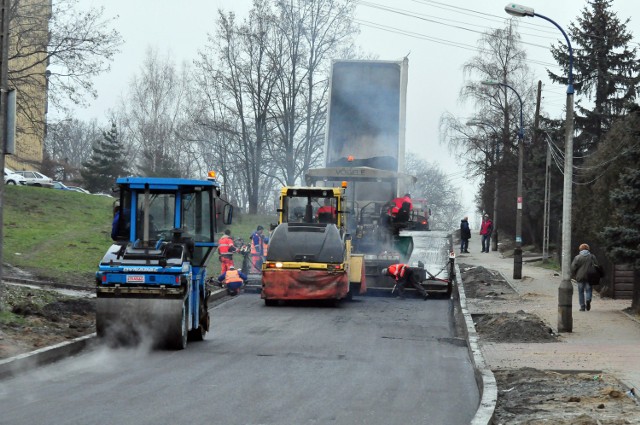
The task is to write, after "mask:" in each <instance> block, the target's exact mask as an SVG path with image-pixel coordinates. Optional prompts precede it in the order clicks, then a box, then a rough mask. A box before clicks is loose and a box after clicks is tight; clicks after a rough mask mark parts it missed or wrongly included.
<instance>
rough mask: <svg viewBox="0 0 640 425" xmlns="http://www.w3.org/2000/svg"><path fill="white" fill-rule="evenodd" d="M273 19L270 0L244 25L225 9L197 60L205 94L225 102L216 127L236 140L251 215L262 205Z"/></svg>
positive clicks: (213, 117)
mask: <svg viewBox="0 0 640 425" xmlns="http://www.w3.org/2000/svg"><path fill="white" fill-rule="evenodd" d="M273 19H274V15H273V12H272V11H271V9H270V7H269V3H268V1H266V0H256V1H254V5H253V10H252V11H251V13H250V18H248V19H247V20H245V21H244V22H243V23H242V24H238V23H237V22H236V20H235V15H234V14H233V13H229V14H225V13H223V12H222V11H220V13H219V17H218V22H217V26H218V29H217V33H216V35H215V36H212V35H210V36H209V42H208V44H207V46H206V50H205V51H203V52H201V53H200V59H199V60H198V61H197V62H196V66H197V68H198V70H199V81H200V82H201V83H203V84H201V88H202V92H203V94H204V95H205V96H207V97H208V99H209V100H210V103H211V104H212V106H214V107H215V104H220V105H221V108H222V110H221V111H219V112H217V113H216V114H213V113H212V114H210V121H211V123H212V125H213V127H217V128H218V129H222V128H224V129H225V131H226V132H227V134H228V135H230V136H232V137H230V138H229V139H230V141H231V142H236V144H237V149H234V152H233V154H234V155H235V158H234V159H235V160H236V161H238V164H237V165H238V166H237V167H234V171H235V172H236V173H242V174H244V190H245V191H246V200H247V204H246V205H247V206H248V211H249V213H251V214H255V213H257V212H258V209H259V198H260V197H259V194H260V192H261V178H262V177H263V171H262V170H263V168H264V165H263V164H264V161H263V159H264V158H263V156H264V147H265V143H266V138H267V135H268V132H267V120H268V111H269V107H270V103H271V101H272V93H273V87H274V84H275V75H274V71H275V70H274V67H273V66H272V63H271V61H270V56H269V54H268V48H269V43H270V40H272V39H273V37H274V30H275V29H274V26H273V24H272V21H273ZM220 119H223V121H220ZM230 125H233V126H234V128H233V129H232V128H230ZM228 171H230V169H228ZM228 177H229V176H228V175H227V178H228ZM265 189H266V188H265ZM241 206H242V205H241Z"/></svg>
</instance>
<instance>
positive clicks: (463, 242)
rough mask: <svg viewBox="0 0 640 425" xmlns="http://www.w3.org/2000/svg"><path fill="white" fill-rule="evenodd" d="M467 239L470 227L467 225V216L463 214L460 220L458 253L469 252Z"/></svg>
mask: <svg viewBox="0 0 640 425" xmlns="http://www.w3.org/2000/svg"><path fill="white" fill-rule="evenodd" d="M469 239H471V228H470V227H469V217H467V216H465V217H464V218H463V219H462V220H460V253H461V254H462V253H463V252H464V253H467V254H468V253H469Z"/></svg>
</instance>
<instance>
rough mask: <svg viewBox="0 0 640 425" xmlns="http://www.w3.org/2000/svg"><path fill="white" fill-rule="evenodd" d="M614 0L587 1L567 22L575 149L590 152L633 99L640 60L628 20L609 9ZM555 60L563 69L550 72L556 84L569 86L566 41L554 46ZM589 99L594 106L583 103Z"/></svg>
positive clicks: (639, 70)
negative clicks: (628, 28) (572, 87)
mask: <svg viewBox="0 0 640 425" xmlns="http://www.w3.org/2000/svg"><path fill="white" fill-rule="evenodd" d="M612 3H613V0H591V1H588V2H587V4H588V5H587V6H586V7H585V8H584V9H583V10H582V15H581V16H579V17H577V22H576V23H572V24H571V25H570V26H569V35H570V39H571V40H572V47H573V53H574V55H573V56H574V62H573V66H574V70H573V76H574V87H575V89H576V96H577V97H578V99H577V100H576V108H577V110H578V113H577V114H576V129H578V130H580V135H579V136H577V137H576V139H575V146H576V149H577V150H583V151H592V150H593V149H595V148H596V147H597V144H598V143H599V142H600V140H601V139H602V137H603V135H604V134H606V133H607V131H608V130H609V129H610V128H611V125H612V123H613V121H615V120H616V118H618V117H620V116H621V115H622V114H623V113H624V111H625V108H626V107H627V106H628V104H629V103H630V102H633V101H634V100H635V99H636V94H637V93H636V90H637V89H636V87H637V85H638V81H640V79H639V73H640V62H639V61H638V60H637V57H636V48H635V47H634V48H630V46H629V45H630V43H631V42H632V41H633V36H632V34H631V33H630V32H629V31H627V24H628V23H629V19H626V20H625V21H624V22H622V21H621V20H620V19H618V17H617V15H616V14H615V13H614V12H613V11H612V10H611V5H612ZM552 54H553V56H554V58H555V59H556V61H557V62H558V63H559V64H560V65H561V66H562V67H563V68H564V72H563V73H562V75H558V74H554V73H553V72H551V71H548V74H549V77H550V78H551V79H552V80H553V81H556V82H560V83H563V84H567V75H568V68H569V53H568V51H567V49H566V46H565V45H564V42H563V44H562V45H560V46H553V47H552ZM585 101H586V102H592V103H590V104H592V105H593V106H592V109H589V107H586V106H584V107H583V106H581V105H582V104H583V102H585Z"/></svg>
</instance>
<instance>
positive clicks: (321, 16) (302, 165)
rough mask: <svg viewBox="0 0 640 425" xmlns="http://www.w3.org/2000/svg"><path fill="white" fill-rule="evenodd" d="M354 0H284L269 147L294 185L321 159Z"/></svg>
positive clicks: (280, 11) (348, 40) (350, 34)
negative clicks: (333, 67) (333, 68)
mask: <svg viewBox="0 0 640 425" xmlns="http://www.w3.org/2000/svg"><path fill="white" fill-rule="evenodd" d="M355 5H356V3H355V1H352V0H315V1H307V0H279V1H277V10H278V16H279V19H278V20H277V21H276V25H277V27H278V35H279V36H278V38H277V39H276V40H275V42H276V44H275V47H274V54H275V56H274V63H275V64H276V66H277V68H278V72H277V76H278V84H277V87H276V93H275V94H274V97H275V101H274V102H273V106H274V109H273V111H272V115H273V119H274V123H275V128H276V130H277V134H276V136H274V137H273V139H272V140H270V144H269V152H270V155H271V158H272V159H273V161H274V163H276V164H277V169H278V171H279V175H280V176H281V177H282V180H283V181H282V183H283V184H288V185H292V184H294V183H295V182H296V181H298V180H299V179H300V178H301V177H302V176H303V175H304V173H305V171H306V170H308V169H309V168H310V167H312V166H316V165H319V164H320V162H321V159H322V146H323V144H324V125H325V120H326V105H327V96H328V78H327V77H328V75H329V69H330V64H331V63H330V59H331V58H332V57H335V55H336V54H337V53H338V52H345V51H347V50H346V49H345V46H347V45H350V44H351V41H352V38H353V36H354V35H355V34H356V32H357V29H356V27H355V26H354V24H353V13H354V9H355Z"/></svg>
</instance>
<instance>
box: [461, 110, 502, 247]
mask: <svg viewBox="0 0 640 425" xmlns="http://www.w3.org/2000/svg"><path fill="white" fill-rule="evenodd" d="M467 125H468V126H475V127H490V128H491V129H492V130H493V132H494V133H495V134H496V149H495V164H494V168H496V169H494V180H493V234H492V235H491V250H492V251H497V250H498V195H499V186H498V170H497V165H498V158H499V156H500V151H499V146H500V145H499V139H498V133H499V132H498V130H497V129H496V128H495V127H494V126H493V124H491V123H488V122H485V121H476V120H471V121H467Z"/></svg>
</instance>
